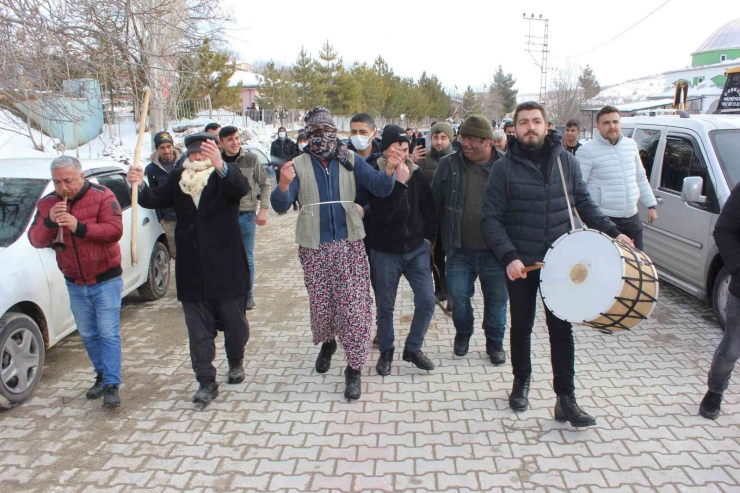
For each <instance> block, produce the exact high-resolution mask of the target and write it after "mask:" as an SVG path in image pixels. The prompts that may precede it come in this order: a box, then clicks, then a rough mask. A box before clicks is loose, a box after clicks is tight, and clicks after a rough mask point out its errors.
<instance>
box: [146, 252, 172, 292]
mask: <svg viewBox="0 0 740 493" xmlns="http://www.w3.org/2000/svg"><path fill="white" fill-rule="evenodd" d="M169 287H170V252H169V251H168V250H167V247H166V246H164V244H162V243H161V242H159V241H158V242H157V243H155V245H154V249H153V250H152V258H151V259H150V260H149V276H148V277H147V280H146V282H145V283H144V284H142V285H141V286H139V295H140V296H141V297H142V298H144V299H145V300H158V299H160V298H161V297H163V296H164V295H165V294H167V289H168V288H169Z"/></svg>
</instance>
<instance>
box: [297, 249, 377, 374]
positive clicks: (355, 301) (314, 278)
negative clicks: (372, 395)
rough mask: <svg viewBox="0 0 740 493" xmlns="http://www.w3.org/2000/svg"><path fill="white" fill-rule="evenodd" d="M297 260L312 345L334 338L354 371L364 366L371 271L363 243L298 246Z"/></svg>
mask: <svg viewBox="0 0 740 493" xmlns="http://www.w3.org/2000/svg"><path fill="white" fill-rule="evenodd" d="M298 258H299V259H300V261H301V265H302V266H303V275H304V278H305V282H306V289H307V291H308V299H309V305H310V310H311V331H312V332H313V343H314V344H319V343H324V342H328V341H331V340H332V339H334V338H336V339H338V340H339V343H340V344H341V345H342V348H343V349H344V351H345V353H346V354H347V362H348V364H349V366H351V367H352V368H353V369H355V370H362V368H363V367H364V366H365V361H366V360H367V353H368V341H369V339H370V325H371V324H372V318H373V314H372V298H371V296H370V269H369V268H368V263H367V254H366V253H365V245H364V243H363V242H362V240H358V241H348V240H339V241H332V242H328V243H321V245H320V246H319V249H318V250H313V249H311V248H303V247H300V248H299V249H298Z"/></svg>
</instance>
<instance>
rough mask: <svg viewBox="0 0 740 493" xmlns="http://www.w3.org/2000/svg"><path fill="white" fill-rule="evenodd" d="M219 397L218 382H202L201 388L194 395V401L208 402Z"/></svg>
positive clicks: (199, 402)
mask: <svg viewBox="0 0 740 493" xmlns="http://www.w3.org/2000/svg"><path fill="white" fill-rule="evenodd" d="M216 397H218V382H211V383H201V384H200V388H199V389H198V390H197V392H195V394H194V395H193V402H196V403H198V404H208V403H210V402H211V401H212V400H213V399H215V398H216Z"/></svg>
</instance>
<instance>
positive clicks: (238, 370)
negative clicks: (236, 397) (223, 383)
mask: <svg viewBox="0 0 740 493" xmlns="http://www.w3.org/2000/svg"><path fill="white" fill-rule="evenodd" d="M242 361H243V360H239V361H229V383H242V382H243V381H244V366H243V364H242Z"/></svg>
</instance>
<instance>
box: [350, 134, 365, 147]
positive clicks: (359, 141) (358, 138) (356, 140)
mask: <svg viewBox="0 0 740 493" xmlns="http://www.w3.org/2000/svg"><path fill="white" fill-rule="evenodd" d="M350 140H351V141H352V145H353V146H355V149H357V150H358V151H364V150H365V149H367V148H368V147H369V146H370V136H369V135H353V136H351V137H350Z"/></svg>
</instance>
